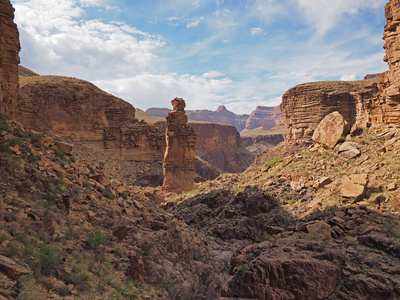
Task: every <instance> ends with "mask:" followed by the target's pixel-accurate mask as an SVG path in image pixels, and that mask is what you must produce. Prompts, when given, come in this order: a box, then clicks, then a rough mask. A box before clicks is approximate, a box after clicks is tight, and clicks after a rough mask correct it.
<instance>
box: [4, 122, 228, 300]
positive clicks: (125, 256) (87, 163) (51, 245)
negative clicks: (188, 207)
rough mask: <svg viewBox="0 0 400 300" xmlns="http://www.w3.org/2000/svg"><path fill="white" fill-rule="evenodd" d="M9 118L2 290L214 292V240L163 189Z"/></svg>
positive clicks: (35, 295)
mask: <svg viewBox="0 0 400 300" xmlns="http://www.w3.org/2000/svg"><path fill="white" fill-rule="evenodd" d="M0 127H1V129H2V133H1V137H0V177H1V178H0V182H1V185H0V206H1V210H0V244H1V247H0V282H1V285H0V298H1V299H77V298H80V299H100V298H107V299H111V298H112V299H215V295H216V294H217V292H216V291H217V290H218V289H220V286H221V283H219V280H218V278H217V276H216V273H215V271H214V267H213V265H212V264H213V263H212V262H213V261H212V260H211V257H210V255H209V253H208V250H207V247H206V244H205V242H204V241H203V239H202V237H201V236H199V234H198V233H197V232H196V231H195V230H193V229H191V228H190V227H189V226H187V225H186V224H184V223H183V222H181V221H178V220H176V219H175V218H174V217H173V216H171V215H168V214H166V213H165V212H163V211H162V210H160V209H159V208H158V207H157V203H158V201H159V200H160V196H158V195H157V194H155V190H154V189H151V188H145V189H143V188H138V187H133V186H128V185H126V184H124V183H123V182H120V181H118V180H115V179H114V178H112V177H110V174H109V173H107V171H106V170H107V169H108V168H111V166H108V163H107V162H104V161H103V162H99V161H94V160H92V159H91V158H94V157H96V154H91V151H90V150H81V151H79V152H78V153H77V154H75V149H74V148H71V147H69V146H68V145H69V144H67V143H65V142H64V141H62V140H61V137H57V136H52V137H51V136H48V135H43V134H39V133H36V132H32V131H26V130H24V128H22V127H21V126H19V125H18V124H16V123H15V122H9V121H7V120H6V119H5V117H4V116H3V115H2V116H1V120H0ZM82 151H85V153H84V154H85V155H82ZM88 157H91V158H88ZM123 167H124V166H123V165H121V166H119V169H121V168H123ZM115 171H117V172H118V170H114V172H115Z"/></svg>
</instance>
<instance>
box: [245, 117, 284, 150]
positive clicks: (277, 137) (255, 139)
mask: <svg viewBox="0 0 400 300" xmlns="http://www.w3.org/2000/svg"><path fill="white" fill-rule="evenodd" d="M285 132H286V130H285V125H284V124H283V123H282V124H278V125H276V126H274V127H273V128H271V129H265V128H264V127H259V128H255V129H252V130H246V131H242V132H241V133H240V139H241V141H242V145H243V147H245V148H246V149H247V150H249V151H251V152H253V153H255V154H257V153H259V152H261V151H264V150H267V149H270V148H272V147H274V146H276V145H278V144H279V143H281V142H283V141H284V140H285Z"/></svg>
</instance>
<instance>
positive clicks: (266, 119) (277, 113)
mask: <svg viewBox="0 0 400 300" xmlns="http://www.w3.org/2000/svg"><path fill="white" fill-rule="evenodd" d="M280 120H282V113H281V109H280V107H279V106H274V107H267V106H257V108H256V109H255V110H254V111H253V112H252V113H251V114H250V116H249V118H248V119H247V121H246V129H247V130H251V129H254V128H258V127H264V128H266V129H269V128H272V127H274V126H275V125H277V124H278V123H279V121H280Z"/></svg>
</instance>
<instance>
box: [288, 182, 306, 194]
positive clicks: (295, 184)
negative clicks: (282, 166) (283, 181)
mask: <svg viewBox="0 0 400 300" xmlns="http://www.w3.org/2000/svg"><path fill="white" fill-rule="evenodd" d="M290 187H291V188H292V190H293V191H295V192H300V191H301V190H302V189H303V188H304V183H302V182H298V181H292V182H290Z"/></svg>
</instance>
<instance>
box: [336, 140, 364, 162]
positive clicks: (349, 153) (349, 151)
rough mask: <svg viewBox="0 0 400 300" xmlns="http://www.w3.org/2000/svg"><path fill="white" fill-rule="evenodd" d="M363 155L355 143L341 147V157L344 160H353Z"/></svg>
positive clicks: (347, 143) (344, 144)
mask: <svg viewBox="0 0 400 300" xmlns="http://www.w3.org/2000/svg"><path fill="white" fill-rule="evenodd" d="M360 155H361V151H360V150H359V149H358V144H357V143H354V142H344V143H343V144H341V145H340V147H339V156H340V157H342V158H344V159H352V158H355V157H358V156H360Z"/></svg>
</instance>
